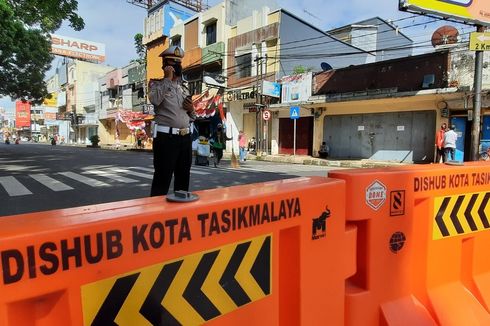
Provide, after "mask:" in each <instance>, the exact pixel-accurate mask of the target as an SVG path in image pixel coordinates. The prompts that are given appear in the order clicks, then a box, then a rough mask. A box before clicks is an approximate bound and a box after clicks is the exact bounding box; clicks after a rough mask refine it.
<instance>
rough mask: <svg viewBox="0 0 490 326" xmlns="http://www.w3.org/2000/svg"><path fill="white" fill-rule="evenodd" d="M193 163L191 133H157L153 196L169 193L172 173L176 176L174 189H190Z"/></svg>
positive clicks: (154, 146) (154, 154)
mask: <svg viewBox="0 0 490 326" xmlns="http://www.w3.org/2000/svg"><path fill="white" fill-rule="evenodd" d="M191 164H192V139H191V135H190V134H188V135H185V136H180V135H171V134H165V133H162V132H158V133H157V137H156V138H155V139H153V167H154V168H155V173H154V174H153V182H152V184H151V196H161V195H166V194H167V193H168V188H169V187H170V182H171V181H172V175H173V176H174V191H176V190H185V191H189V179H190V173H191Z"/></svg>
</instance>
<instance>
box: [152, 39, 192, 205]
mask: <svg viewBox="0 0 490 326" xmlns="http://www.w3.org/2000/svg"><path fill="white" fill-rule="evenodd" d="M160 56H161V57H162V64H163V66H162V68H163V73H164V78H163V79H162V80H150V82H149V88H150V92H149V98H150V102H151V104H153V105H154V106H155V118H154V122H155V126H154V130H153V166H154V169H155V173H154V174H153V182H152V185H151V196H160V195H166V194H167V193H168V189H169V187H170V182H171V181H172V176H174V191H177V190H184V191H189V181H190V180H189V179H190V171H191V163H192V140H191V131H192V130H191V122H192V116H193V113H194V108H193V106H192V100H191V97H190V93H189V90H188V89H187V88H186V87H184V85H183V84H182V78H181V76H182V65H181V62H182V58H183V57H184V51H183V50H182V49H181V48H180V47H179V46H171V47H169V48H168V49H166V50H165V51H163V52H162V53H161V54H160Z"/></svg>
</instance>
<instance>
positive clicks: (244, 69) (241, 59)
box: [235, 53, 252, 78]
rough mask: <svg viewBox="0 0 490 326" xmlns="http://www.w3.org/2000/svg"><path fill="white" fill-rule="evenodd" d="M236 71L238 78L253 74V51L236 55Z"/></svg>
mask: <svg viewBox="0 0 490 326" xmlns="http://www.w3.org/2000/svg"><path fill="white" fill-rule="evenodd" d="M235 60H236V67H235V72H236V76H237V78H244V77H250V76H252V53H247V54H243V55H240V56H237V57H235Z"/></svg>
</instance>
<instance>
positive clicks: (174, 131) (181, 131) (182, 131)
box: [156, 125, 191, 136]
mask: <svg viewBox="0 0 490 326" xmlns="http://www.w3.org/2000/svg"><path fill="white" fill-rule="evenodd" d="M156 129H157V132H163V133H165V134H172V135H180V136H185V135H188V134H190V133H191V130H190V128H172V127H167V126H160V125H156Z"/></svg>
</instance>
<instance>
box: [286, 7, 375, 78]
mask: <svg viewBox="0 0 490 326" xmlns="http://www.w3.org/2000/svg"><path fill="white" fill-rule="evenodd" d="M280 20H281V23H280V35H279V37H280V54H281V57H284V56H291V57H292V58H290V59H281V62H280V69H279V76H278V77H279V78H280V77H283V76H288V75H291V74H292V73H293V71H294V67H296V66H298V65H302V66H305V67H309V68H312V70H313V71H321V66H320V65H321V63H322V62H327V63H328V64H330V65H331V66H332V67H333V68H334V69H336V68H341V67H347V66H350V65H360V64H365V63H366V62H368V61H369V59H370V57H371V56H372V55H370V54H368V53H366V52H363V51H362V50H360V49H357V48H355V47H353V46H351V45H349V44H346V43H343V42H341V41H339V40H337V39H335V38H333V37H331V36H329V35H327V34H326V33H324V32H323V31H321V30H319V29H317V28H315V27H313V26H312V25H309V24H308V23H305V22H303V21H301V20H299V19H298V18H296V17H294V16H293V15H291V14H290V13H288V12H286V11H284V10H282V11H281V18H280ZM312 38H315V39H312ZM306 39H311V40H308V41H304V42H299V41H300V40H306ZM345 53H355V54H352V55H345ZM306 55H309V56H310V57H306Z"/></svg>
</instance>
